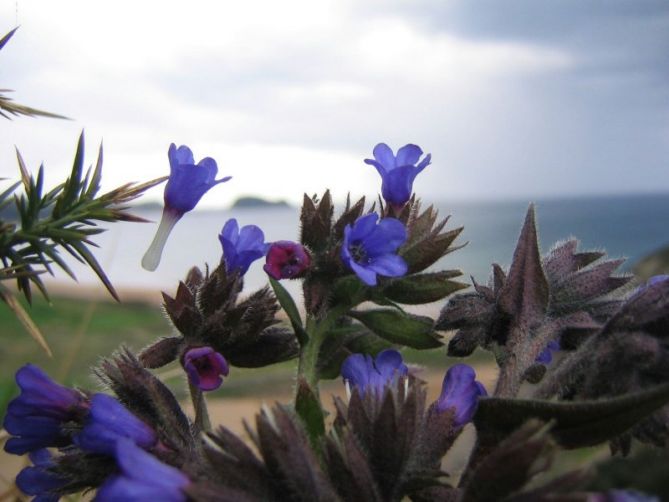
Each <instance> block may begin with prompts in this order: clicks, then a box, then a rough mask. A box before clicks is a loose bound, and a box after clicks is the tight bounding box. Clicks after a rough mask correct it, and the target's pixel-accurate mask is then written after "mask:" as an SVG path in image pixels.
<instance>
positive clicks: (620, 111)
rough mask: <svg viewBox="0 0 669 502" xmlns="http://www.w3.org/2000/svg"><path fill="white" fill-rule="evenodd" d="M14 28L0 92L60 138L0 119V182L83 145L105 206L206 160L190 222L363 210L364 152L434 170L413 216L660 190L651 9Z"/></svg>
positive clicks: (568, 4) (248, 6)
mask: <svg viewBox="0 0 669 502" xmlns="http://www.w3.org/2000/svg"><path fill="white" fill-rule="evenodd" d="M17 24H18V25H20V28H19V30H18V31H17V33H16V34H15V36H14V38H13V39H12V40H11V41H10V42H9V43H8V44H7V45H6V46H5V48H4V49H3V50H2V51H0V88H8V89H13V90H14V91H15V92H14V93H13V97H14V99H15V100H16V101H17V102H19V103H22V104H27V105H30V106H34V107H37V108H42V109H46V110H49V111H52V112H55V113H61V114H64V115H67V116H68V117H71V118H72V119H73V120H71V121H60V120H52V119H46V118H23V117H18V118H15V119H13V120H12V121H8V120H0V177H11V178H16V176H17V171H16V160H15V151H14V148H15V146H16V147H17V148H19V149H20V151H21V153H22V155H23V156H24V158H25V159H26V161H27V163H28V165H29V167H31V168H32V169H36V168H37V167H38V166H39V164H40V163H41V162H44V164H45V167H46V173H47V183H48V184H51V185H52V184H55V183H57V182H59V181H61V180H62V179H63V178H64V176H65V175H66V173H67V171H68V169H69V167H70V165H71V161H72V158H73V155H74V150H75V146H76V141H77V137H78V134H79V132H80V131H81V130H82V129H83V130H85V134H86V146H87V157H86V159H87V163H89V164H91V163H94V161H95V152H96V150H97V148H98V145H99V144H100V142H103V144H104V149H105V154H104V157H105V169H104V171H103V187H104V188H106V189H111V188H113V187H115V186H117V185H120V184H122V183H125V182H128V181H146V180H148V179H152V178H155V177H158V176H162V175H165V174H167V172H168V169H169V165H168V161H167V149H168V146H169V144H170V143H171V142H175V143H176V144H177V145H180V144H186V145H189V146H190V147H191V148H192V149H193V151H194V154H195V158H196V160H199V159H200V158H202V157H206V156H208V157H213V158H214V159H216V161H217V162H218V166H219V173H220V174H219V175H220V176H233V179H232V180H231V181H230V182H228V183H225V184H223V185H220V186H218V187H216V188H215V189H213V190H211V191H210V192H209V193H208V194H207V195H206V196H205V198H204V199H203V201H202V205H203V206H205V207H220V206H228V205H229V204H230V203H231V202H232V201H233V200H234V199H235V198H237V197H238V196H241V195H249V194H254V195H260V196H263V197H267V198H271V199H287V200H289V201H291V202H295V203H297V202H299V200H300V199H301V198H302V194H303V193H304V192H306V193H309V194H313V193H317V192H318V193H320V192H322V191H323V190H324V189H326V188H330V189H331V190H332V192H333V194H334V196H335V198H337V199H343V198H344V197H345V195H346V193H347V192H348V191H351V192H352V194H353V195H363V194H367V195H372V196H374V195H375V194H376V193H378V191H379V188H380V179H379V176H378V174H377V173H376V171H375V170H374V168H373V167H371V166H368V165H366V164H364V163H363V159H365V158H369V157H371V152H372V149H373V147H374V145H375V144H377V143H379V142H386V143H387V144H389V145H390V146H391V147H392V148H393V149H395V150H396V149H397V148H399V147H401V146H402V145H404V144H406V143H415V144H418V145H419V146H421V147H422V148H423V150H424V151H425V152H426V153H428V152H430V153H432V158H433V163H432V165H430V166H429V167H428V168H427V169H426V170H425V171H424V172H423V173H422V174H421V175H420V176H419V177H418V178H417V180H416V183H415V185H414V188H415V190H416V192H417V193H418V194H419V195H420V196H421V197H422V198H423V199H424V200H439V201H444V200H448V199H459V200H461V199H487V198H496V199H499V198H523V199H527V200H536V199H537V198H544V197H562V196H580V195H589V194H598V195H599V194H602V195H603V194H613V193H615V194H618V193H627V192H661V191H669V169H667V167H668V166H667V159H669V108H668V105H669V57H668V55H669V3H667V2H666V1H663V0H661V1H652V0H643V1H639V0H627V1H620V0H609V1H607V2H601V1H592V0H564V1H559V2H558V1H545V2H537V1H536V0H507V1H505V2H498V1H496V0H479V1H476V2H472V1H467V0H407V1H400V0H295V1H293V0H284V1H281V2H277V1H271V0H270V1H260V0H246V1H244V2H230V1H217V2H214V1H203V0H193V1H189V2H183V1H181V2H172V1H162V2H151V1H147V2H137V1H130V0H116V1H114V2H111V1H95V2H91V1H90V0H63V1H59V2H53V1H48V0H39V1H38V0H33V1H27V0H18V1H16V0H0V32H1V33H3V34H4V33H5V32H7V31H9V30H10V29H12V28H13V27H14V26H16V25H17ZM0 183H2V182H0ZM161 196H162V194H161V189H160V188H157V189H154V190H153V191H152V192H151V193H150V194H149V195H148V199H155V200H160V198H161Z"/></svg>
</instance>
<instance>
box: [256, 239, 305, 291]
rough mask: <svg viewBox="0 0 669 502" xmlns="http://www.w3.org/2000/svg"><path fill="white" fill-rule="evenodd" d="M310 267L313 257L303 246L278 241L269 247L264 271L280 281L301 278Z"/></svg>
mask: <svg viewBox="0 0 669 502" xmlns="http://www.w3.org/2000/svg"><path fill="white" fill-rule="evenodd" d="M310 265H311V256H309V253H308V252H307V250H306V249H305V248H304V247H303V246H302V245H301V244H298V243H296V242H292V241H277V242H275V243H273V244H272V245H271V246H270V247H269V250H268V251H267V259H266V262H265V266H264V267H263V269H264V270H265V272H267V274H268V275H269V276H270V277H273V278H274V279H276V280H277V281H278V280H279V279H294V278H296V277H300V276H301V275H303V274H304V272H305V271H306V270H307V269H308V268H309V266H310Z"/></svg>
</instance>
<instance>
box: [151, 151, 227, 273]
mask: <svg viewBox="0 0 669 502" xmlns="http://www.w3.org/2000/svg"><path fill="white" fill-rule="evenodd" d="M167 156H168V157H169V159H170V177H169V180H168V181H167V185H166V186H165V194H164V197H163V198H164V201H165V208H164V209H163V215H162V218H161V220H160V224H159V225H158V230H157V231H156V235H155V237H154V238H153V241H152V242H151V245H150V246H149V249H148V250H147V251H146V253H145V254H144V257H143V258H142V267H144V268H145V269H146V270H151V271H153V270H155V269H156V268H157V267H158V264H159V263H160V257H161V255H162V253H163V248H164V247H165V243H166V242H167V238H168V237H169V235H170V233H171V232H172V229H173V228H174V225H176V224H177V222H178V221H179V219H180V218H181V217H182V216H183V215H184V213H187V212H188V211H191V210H192V209H193V208H194V207H195V206H196V205H197V203H198V202H199V201H200V199H201V198H202V196H203V195H204V194H205V193H207V191H209V189H210V188H212V187H213V186H215V185H218V184H219V183H223V182H225V181H228V180H230V179H231V176H226V177H225V178H222V179H220V180H217V179H215V178H216V173H217V172H218V167H217V166H216V161H215V160H214V159H212V158H211V157H205V158H204V159H202V160H201V161H200V162H198V163H197V165H196V164H195V160H194V158H193V152H192V151H191V149H190V148H188V147H187V146H186V145H181V146H180V147H179V148H177V147H176V145H175V144H174V143H172V144H171V145H170V148H169V150H168V152H167Z"/></svg>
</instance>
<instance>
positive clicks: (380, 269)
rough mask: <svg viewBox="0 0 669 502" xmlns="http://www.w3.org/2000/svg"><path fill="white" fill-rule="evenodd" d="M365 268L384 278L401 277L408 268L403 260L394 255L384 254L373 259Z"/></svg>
mask: <svg viewBox="0 0 669 502" xmlns="http://www.w3.org/2000/svg"><path fill="white" fill-rule="evenodd" d="M367 268H369V269H371V270H373V271H374V272H376V273H377V274H379V275H384V276H386V277H401V276H403V275H404V274H406V273H407V270H408V268H409V267H408V266H407V262H406V261H404V258H402V257H401V256H397V255H396V254H384V255H381V256H377V257H375V258H373V259H372V260H371V261H370V262H369V263H368V264H367Z"/></svg>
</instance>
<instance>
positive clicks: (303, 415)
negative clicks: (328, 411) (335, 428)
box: [295, 378, 325, 451]
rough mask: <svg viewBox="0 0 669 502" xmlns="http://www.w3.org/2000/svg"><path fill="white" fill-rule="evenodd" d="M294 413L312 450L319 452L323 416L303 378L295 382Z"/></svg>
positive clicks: (323, 427)
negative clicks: (305, 433)
mask: <svg viewBox="0 0 669 502" xmlns="http://www.w3.org/2000/svg"><path fill="white" fill-rule="evenodd" d="M295 411H296V412H297V415H298V416H299V417H300V419H301V420H302V423H304V427H305V429H306V430H307V435H308V436H309V442H310V443H311V446H312V448H313V449H314V450H316V451H320V449H321V442H320V438H321V437H323V435H324V434H325V414H324V413H323V408H322V407H321V403H320V400H319V399H318V396H317V395H316V393H315V392H314V391H313V390H312V389H311V387H309V384H308V383H307V381H306V380H305V379H304V378H299V379H298V381H297V395H296V397H295Z"/></svg>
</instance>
